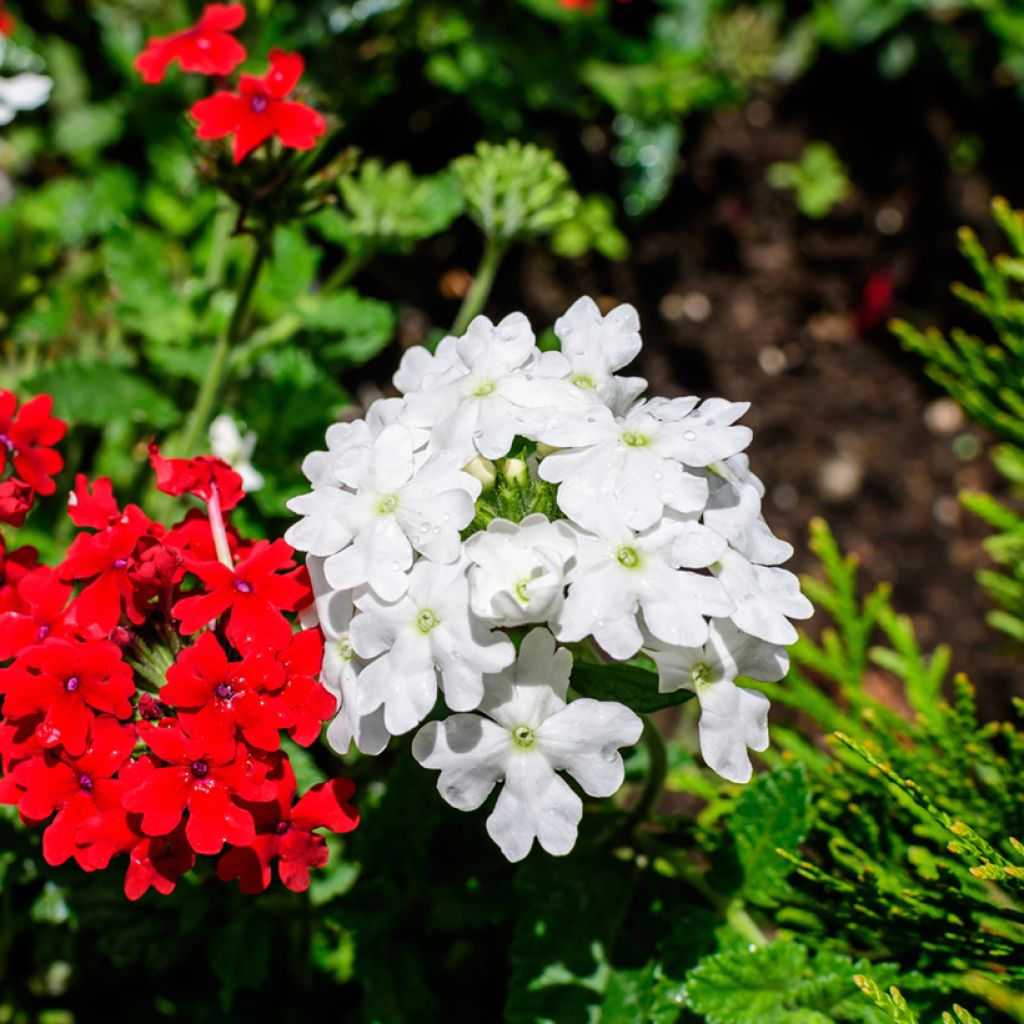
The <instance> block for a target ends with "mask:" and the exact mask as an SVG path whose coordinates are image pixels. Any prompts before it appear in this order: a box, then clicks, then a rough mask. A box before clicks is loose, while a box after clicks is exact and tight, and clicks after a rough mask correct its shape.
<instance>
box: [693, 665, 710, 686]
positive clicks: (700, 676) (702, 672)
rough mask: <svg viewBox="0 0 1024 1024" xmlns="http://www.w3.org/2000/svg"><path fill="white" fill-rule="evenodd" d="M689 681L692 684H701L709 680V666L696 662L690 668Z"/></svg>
mask: <svg viewBox="0 0 1024 1024" xmlns="http://www.w3.org/2000/svg"><path fill="white" fill-rule="evenodd" d="M690 682H691V683H693V685H694V686H703V685H704V684H705V683H710V682H711V666H710V665H705V664H704V663H703V662H698V663H697V664H696V665H694V666H693V668H691V669H690Z"/></svg>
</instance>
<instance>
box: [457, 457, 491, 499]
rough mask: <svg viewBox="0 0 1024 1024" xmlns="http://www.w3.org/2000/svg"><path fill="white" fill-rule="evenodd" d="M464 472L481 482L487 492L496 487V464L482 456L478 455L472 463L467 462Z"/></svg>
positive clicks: (463, 468)
mask: <svg viewBox="0 0 1024 1024" xmlns="http://www.w3.org/2000/svg"><path fill="white" fill-rule="evenodd" d="M462 472H463V473H468V474H469V475H470V476H472V477H475V478H476V479H477V480H479V481H480V483H481V484H483V488H484V490H485V491H489V490H490V489H491V488H492V487H493V486H494V481H495V480H497V479H498V473H497V470H496V469H495V468H494V463H493V462H491V460H490V459H485V458H484V457H483V456H482V455H477V456H476V457H475V458H473V459H472V460H471V461H470V462H467V463H466V465H465V466H463V467H462Z"/></svg>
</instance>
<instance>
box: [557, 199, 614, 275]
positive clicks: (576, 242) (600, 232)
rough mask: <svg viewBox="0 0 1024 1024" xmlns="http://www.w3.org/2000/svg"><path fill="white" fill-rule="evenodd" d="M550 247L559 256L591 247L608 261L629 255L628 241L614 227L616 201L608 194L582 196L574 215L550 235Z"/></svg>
mask: <svg viewBox="0 0 1024 1024" xmlns="http://www.w3.org/2000/svg"><path fill="white" fill-rule="evenodd" d="M551 249H552V251H553V252H554V253H555V254H556V255H558V256H564V257H566V258H567V259H576V258H578V257H580V256H584V255H586V254H587V253H588V252H590V251H591V250H593V251H595V252H598V253H600V254H601V255H602V256H604V257H605V258H606V259H609V260H624V259H625V258H626V257H627V256H628V255H629V240H628V239H627V238H626V236H625V235H624V234H623V233H622V232H621V231H619V229H618V228H617V227H616V226H615V204H614V203H613V202H612V201H611V199H609V198H608V196H605V195H601V194H595V195H589V196H585V197H584V198H583V200H582V201H581V202H580V205H579V207H578V209H577V210H576V213H575V215H574V216H573V217H572V219H571V220H567V221H566V222H565V223H564V224H562V225H561V226H560V227H558V228H556V229H555V232H554V234H553V235H552V236H551Z"/></svg>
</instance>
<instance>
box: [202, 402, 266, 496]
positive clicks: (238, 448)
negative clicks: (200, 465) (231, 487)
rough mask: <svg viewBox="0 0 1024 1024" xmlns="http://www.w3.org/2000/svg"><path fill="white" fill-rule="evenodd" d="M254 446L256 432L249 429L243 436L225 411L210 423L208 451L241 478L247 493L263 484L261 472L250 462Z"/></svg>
mask: <svg viewBox="0 0 1024 1024" xmlns="http://www.w3.org/2000/svg"><path fill="white" fill-rule="evenodd" d="M255 448H256V434H255V433H254V432H253V431H251V430H250V431H249V432H248V433H247V434H245V435H244V436H243V435H242V432H241V431H240V430H239V429H238V424H237V423H236V422H235V421H234V420H233V419H232V418H231V417H230V416H229V415H228V414H227V413H221V414H220V415H219V416H217V417H215V418H214V421H213V422H212V423H211V424H210V451H211V452H213V454H214V455H216V456H217V458H219V459H223V460H224V461H225V462H226V463H227V464H228V465H229V466H230V467H231V468H232V469H233V470H234V471H235V472H236V473H237V474H238V475H239V476H240V477H241V478H242V487H243V488H244V489H245V490H246V491H247V492H248V493H249V494H252V492H253V491H258V490H259V489H260V488H261V487H262V486H263V474H262V473H260V472H258V471H257V470H256V469H254V468H253V464H252V453H253V450H254V449H255Z"/></svg>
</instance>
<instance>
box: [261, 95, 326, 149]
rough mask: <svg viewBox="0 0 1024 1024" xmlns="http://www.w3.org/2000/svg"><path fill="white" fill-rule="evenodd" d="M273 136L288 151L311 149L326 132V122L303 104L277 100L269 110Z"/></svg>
mask: <svg viewBox="0 0 1024 1024" xmlns="http://www.w3.org/2000/svg"><path fill="white" fill-rule="evenodd" d="M271 116H272V117H273V119H274V134H275V135H277V137H278V138H279V139H280V140H281V144H282V145H283V146H288V147H289V148H290V149H312V148H313V147H314V146H315V145H316V140H317V139H318V138H319V137H320V136H321V135H323V133H324V132H325V131H326V130H327V122H326V121H325V120H324V119H323V117H321V116H320V114H318V113H317V112H316V111H315V110H314V109H313V108H312V107H307V106H306V104H305V103H289V102H286V101H285V100H279V101H278V102H277V103H275V104H273V106H272V108H271Z"/></svg>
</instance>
